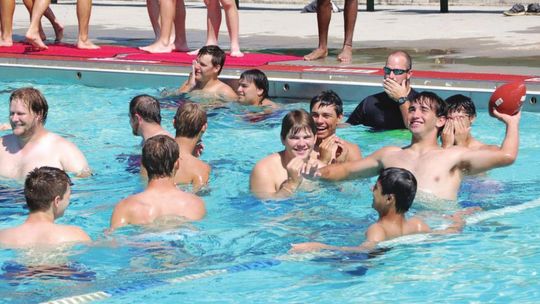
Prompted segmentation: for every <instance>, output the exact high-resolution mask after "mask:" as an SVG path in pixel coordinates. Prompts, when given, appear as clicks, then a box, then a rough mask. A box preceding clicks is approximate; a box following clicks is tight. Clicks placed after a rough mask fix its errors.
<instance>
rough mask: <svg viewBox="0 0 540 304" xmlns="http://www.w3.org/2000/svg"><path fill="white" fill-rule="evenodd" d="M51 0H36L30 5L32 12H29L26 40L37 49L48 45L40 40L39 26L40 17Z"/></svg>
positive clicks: (42, 48) (44, 48)
mask: <svg viewBox="0 0 540 304" xmlns="http://www.w3.org/2000/svg"><path fill="white" fill-rule="evenodd" d="M50 3H51V0H36V1H34V3H33V5H32V13H31V14H30V16H31V18H30V27H28V30H27V31H26V35H25V36H26V41H28V42H29V43H30V44H31V45H32V46H33V47H34V48H36V49H39V50H46V49H48V47H47V46H46V45H45V43H43V40H41V35H40V33H39V29H40V27H41V17H42V16H43V14H44V13H45V11H46V10H47V8H48V7H49V4H50Z"/></svg>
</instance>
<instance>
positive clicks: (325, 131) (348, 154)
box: [309, 90, 362, 164]
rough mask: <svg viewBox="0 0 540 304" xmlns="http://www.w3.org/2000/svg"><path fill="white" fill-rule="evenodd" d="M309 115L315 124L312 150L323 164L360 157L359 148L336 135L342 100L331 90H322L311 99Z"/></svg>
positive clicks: (340, 116) (341, 115)
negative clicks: (315, 131) (315, 136)
mask: <svg viewBox="0 0 540 304" xmlns="http://www.w3.org/2000/svg"><path fill="white" fill-rule="evenodd" d="M309 109H310V112H311V117H313V120H314V121H315V124H316V125H317V134H316V135H317V141H316V143H315V147H314V149H313V150H314V151H315V152H317V153H318V155H317V156H318V159H319V160H320V161H321V162H322V163H324V164H330V163H342V162H347V161H355V160H359V159H361V158H362V152H361V151H360V148H359V147H358V146H357V145H355V144H353V143H351V142H348V141H346V140H343V139H341V138H339V137H338V136H337V135H336V129H337V126H338V124H339V123H340V121H341V119H342V118H343V102H342V101H341V98H339V96H338V95H337V94H336V93H335V92H334V91H332V90H328V91H323V92H321V93H320V94H319V95H317V96H315V97H313V98H312V99H311V103H310V105H309Z"/></svg>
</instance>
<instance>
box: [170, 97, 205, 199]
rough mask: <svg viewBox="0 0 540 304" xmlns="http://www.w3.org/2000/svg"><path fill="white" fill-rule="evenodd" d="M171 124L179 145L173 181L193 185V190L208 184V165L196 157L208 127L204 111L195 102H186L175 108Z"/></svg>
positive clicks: (199, 152) (195, 190)
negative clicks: (178, 163) (177, 164)
mask: <svg viewBox="0 0 540 304" xmlns="http://www.w3.org/2000/svg"><path fill="white" fill-rule="evenodd" d="M173 126H174V128H175V129H176V137H175V139H174V140H175V141H176V143H177V144H178V146H179V147H180V168H179V169H178V171H177V172H176V175H175V177H174V181H175V182H176V183H178V184H191V185H193V192H197V191H199V190H200V189H201V188H202V187H203V186H205V185H207V184H208V179H209V177H210V171H211V168H210V166H209V165H208V164H207V163H205V162H203V161H202V160H200V159H199V158H198V157H199V156H200V155H201V153H202V148H203V145H202V142H201V140H202V136H203V134H204V132H205V131H206V129H207V128H208V122H207V117H206V112H205V111H204V110H203V109H202V107H201V106H200V105H198V104H195V103H190V102H186V103H183V104H181V105H180V106H179V107H178V110H176V115H175V116H174V120H173Z"/></svg>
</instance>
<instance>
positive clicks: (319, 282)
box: [0, 81, 540, 303]
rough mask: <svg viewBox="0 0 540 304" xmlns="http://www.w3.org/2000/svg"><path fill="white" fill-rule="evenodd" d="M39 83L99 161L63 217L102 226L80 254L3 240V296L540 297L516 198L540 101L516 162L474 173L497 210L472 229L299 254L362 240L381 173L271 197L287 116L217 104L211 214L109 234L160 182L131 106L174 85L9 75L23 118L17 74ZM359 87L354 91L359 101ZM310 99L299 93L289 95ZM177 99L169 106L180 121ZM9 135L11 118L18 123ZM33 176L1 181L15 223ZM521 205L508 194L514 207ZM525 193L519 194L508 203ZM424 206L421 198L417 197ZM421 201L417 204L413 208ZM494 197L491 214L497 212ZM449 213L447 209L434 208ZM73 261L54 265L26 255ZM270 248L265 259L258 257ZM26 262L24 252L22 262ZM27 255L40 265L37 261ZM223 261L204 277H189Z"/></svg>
mask: <svg viewBox="0 0 540 304" xmlns="http://www.w3.org/2000/svg"><path fill="white" fill-rule="evenodd" d="M28 85H32V86H36V87H37V88H39V89H40V90H42V91H43V92H44V94H45V96H46V97H47V100H48V102H49V118H48V120H47V128H48V129H49V130H51V131H54V132H57V133H59V134H61V135H62V136H64V137H67V138H69V139H70V140H71V141H73V142H75V143H76V144H77V145H78V146H79V147H80V149H81V150H82V151H83V152H84V153H85V155H86V157H87V158H88V161H89V163H90V164H91V166H92V168H93V170H94V172H95V175H94V176H93V177H91V178H87V179H75V181H74V182H75V185H74V186H73V195H72V203H71V206H70V207H69V209H68V210H67V212H66V214H65V216H64V217H63V218H62V219H60V220H59V222H60V223H65V224H73V225H79V226H81V227H83V228H84V229H85V230H86V231H87V232H88V233H89V234H90V236H91V237H92V238H93V239H94V240H95V243H94V244H93V245H91V246H77V247H75V248H72V249H70V250H69V251H68V252H67V253H66V252H65V251H62V249H58V250H57V251H55V252H33V253H29V254H24V253H21V252H15V251H12V250H2V251H0V264H1V265H2V267H3V268H2V273H1V276H0V299H1V300H0V301H3V302H6V303H7V302H9V303H30V302H40V301H47V300H52V299H58V298H64V297H69V296H74V295H80V294H86V293H92V292H96V291H103V290H106V291H109V292H110V294H111V295H112V297H111V298H109V299H108V300H107V302H110V303H153V302H155V303H178V302H180V301H183V300H189V301H190V302H196V303H207V302H211V303H215V302H219V303H283V302H287V303H289V302H293V303H306V302H316V303H358V302H367V303H369V302H405V303H422V302H428V301H429V302H460V303H461V302H499V303H507V302H511V301H513V302H519V303H522V302H529V303H533V302H539V301H540V283H539V280H538V276H539V271H540V266H538V265H539V263H538V261H540V241H539V240H540V228H539V225H537V224H536V221H537V219H538V218H539V217H540V208H538V207H537V206H536V204H532V208H529V209H526V210H522V211H520V212H514V211H512V210H518V209H511V208H514V207H516V206H522V204H524V203H527V202H530V201H534V200H536V199H538V198H540V184H539V178H538V173H537V172H540V168H539V167H540V162H539V161H538V160H537V152H538V148H539V146H540V139H539V137H540V133H539V132H537V126H538V125H540V115H538V114H535V113H523V119H522V123H521V127H522V128H521V147H520V154H519V158H518V160H517V161H516V163H515V164H514V165H513V166H511V167H507V168H501V169H497V170H493V171H491V172H489V173H488V175H487V176H486V177H482V178H481V179H472V180H468V181H466V182H464V185H463V187H462V190H461V192H460V195H459V196H460V200H461V201H468V202H472V203H474V204H479V205H480V206H482V207H483V208H484V209H485V210H486V211H482V212H490V211H495V210H509V211H508V212H503V213H501V214H497V213H494V215H491V216H488V217H487V219H485V220H481V221H480V220H478V221H476V222H474V223H473V224H471V225H469V226H467V227H466V228H465V229H464V231H463V233H462V234H459V235H449V236H437V237H435V236H433V237H428V238H425V239H413V240H412V241H400V242H395V243H393V244H391V245H389V246H388V248H387V249H388V250H384V251H383V252H380V253H377V254H372V255H365V254H360V255H358V254H357V255H340V254H336V255H333V256H330V257H323V258H313V259H307V260H299V261H297V260H291V259H289V258H287V251H288V250H289V248H290V243H296V242H303V241H322V242H326V243H330V244H333V245H355V244H359V243H361V242H362V241H363V239H364V236H363V233H364V231H365V230H366V228H367V227H368V226H369V224H370V223H372V222H373V221H374V220H376V214H375V212H374V211H372V209H371V192H370V187H371V185H372V183H373V182H374V179H369V180H362V181H347V182H343V183H339V184H330V183H329V184H325V183H323V184H321V188H320V189H319V190H314V191H312V192H307V193H299V194H298V195H296V196H295V197H293V198H291V199H287V200H283V201H269V202H262V201H259V200H257V199H255V198H254V197H252V196H251V195H250V193H249V191H248V180H249V173H250V171H251V169H252V168H253V166H254V165H255V163H256V162H257V161H258V160H259V159H261V158H263V157H264V156H266V155H268V154H269V153H272V152H275V151H279V150H281V149H282V145H281V142H280V140H279V128H280V123H281V115H274V116H271V117H269V118H267V119H266V120H262V121H259V122H256V123H252V122H249V121H246V120H245V119H243V118H242V111H243V109H242V108H239V107H233V108H232V109H216V110H212V111H210V112H209V116H210V118H209V119H210V120H209V128H208V131H207V132H206V134H205V137H204V143H205V145H206V149H205V152H204V155H203V156H202V159H203V160H205V161H207V162H209V163H210V164H211V166H212V168H213V173H212V176H211V182H210V183H211V190H210V191H209V193H207V194H205V195H204V197H203V198H204V200H205V202H206V206H207V211H208V213H207V216H206V218H205V219H204V220H202V221H201V222H197V223H191V224H188V225H185V226H182V227H180V228H178V227H176V228H174V227H169V228H161V229H158V228H152V227H147V228H134V227H128V228H124V229H121V230H120V231H118V232H117V233H115V234H113V235H105V234H104V229H106V228H107V227H108V225H109V219H110V216H111V213H112V209H113V207H114V206H115V204H116V203H117V202H118V201H119V200H121V199H122V198H125V197H126V196H128V195H130V194H133V193H135V192H138V191H141V190H142V189H143V188H144V185H143V184H142V183H141V181H140V179H139V177H138V175H137V174H136V173H133V170H130V168H129V167H130V165H129V157H126V155H128V156H129V155H133V154H139V153H140V146H139V144H140V138H137V137H134V136H133V135H132V133H131V129H130V126H129V121H128V103H129V100H130V99H131V98H132V97H133V96H135V95H138V94H142V93H146V94H151V95H158V94H159V91H160V90H161V89H162V88H146V89H133V88H95V87H93V88H91V87H85V86H80V85H74V84H65V83H64V84H54V83H52V84H50V83H49V84H47V85H43V84H40V83H32V82H25V81H12V82H9V83H7V82H5V83H0V100H2V101H3V103H2V104H3V107H4V111H5V112H4V113H5V116H4V118H3V119H0V121H2V120H4V121H7V119H8V118H7V116H8V115H7V114H8V111H7V104H8V98H9V93H10V91H11V89H13V88H19V87H22V86H28ZM355 105H356V102H350V103H347V104H346V105H345V113H350V112H351V111H352V110H353V108H354V107H355ZM298 107H302V108H305V109H307V107H308V104H307V103H306V102H302V101H298V102H288V103H287V104H286V105H285V108H286V109H292V108H298ZM174 111H175V109H164V110H163V113H162V114H163V125H164V126H165V127H166V128H167V129H168V130H169V131H172V117H173V115H174ZM473 133H474V135H475V136H477V137H478V138H479V139H481V140H482V141H485V142H488V143H493V144H499V143H500V139H501V138H502V136H503V134H504V126H503V124H502V123H501V122H498V121H497V120H495V119H493V118H491V117H489V116H488V115H487V114H486V113H480V114H479V117H478V119H477V121H476V123H475V126H474V128H473ZM3 134H6V133H3ZM338 135H340V136H342V137H343V138H345V139H347V140H349V141H352V142H355V143H358V144H359V145H360V147H361V148H362V151H363V153H364V154H365V155H367V154H369V153H371V152H373V151H375V150H376V149H378V148H380V147H382V146H384V145H390V144H392V145H406V144H407V143H408V142H409V136H408V133H407V131H391V132H378V133H374V132H370V131H369V130H367V129H365V128H362V127H350V128H342V129H339V130H338ZM20 189H21V185H19V184H16V183H14V182H8V181H1V182H0V214H1V216H0V228H5V227H9V226H13V225H17V224H19V223H21V222H22V221H23V220H24V218H25V216H26V213H27V210H26V209H25V208H24V198H23V196H22V192H21V190H20ZM504 208H507V209H504ZM508 208H510V209H508ZM413 209H414V208H413ZM412 211H413V213H414V212H415V210H412ZM482 212H481V213H482ZM434 222H435V224H437V223H439V222H440V220H438V219H436V220H434ZM43 262H46V263H48V264H55V265H58V266H57V267H50V268H49V269H43V268H39V267H34V268H32V266H22V265H19V264H21V263H22V264H27V265H28V264H43ZM254 262H258V263H254ZM17 263H19V264H17ZM25 267H26V268H25ZM208 270H225V271H224V272H222V273H211V274H209V275H208V276H207V277H203V278H200V279H194V280H189V279H185V280H183V279H180V280H176V281H174V279H175V278H176V279H178V278H182V277H183V278H186V277H185V276H187V275H197V274H201V273H204V272H205V271H208Z"/></svg>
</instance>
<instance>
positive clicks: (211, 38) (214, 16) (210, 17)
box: [188, 0, 221, 55]
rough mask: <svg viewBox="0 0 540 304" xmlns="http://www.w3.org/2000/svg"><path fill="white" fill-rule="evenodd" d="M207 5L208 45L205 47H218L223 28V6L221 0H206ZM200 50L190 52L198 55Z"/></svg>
mask: <svg viewBox="0 0 540 304" xmlns="http://www.w3.org/2000/svg"><path fill="white" fill-rule="evenodd" d="M204 4H205V5H206V43H205V44H204V45H217V43H218V35H219V27H220V26H221V6H220V5H219V0H204ZM198 53H199V50H198V49H197V50H194V51H191V52H189V53H188V54H189V55H197V54H198Z"/></svg>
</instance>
